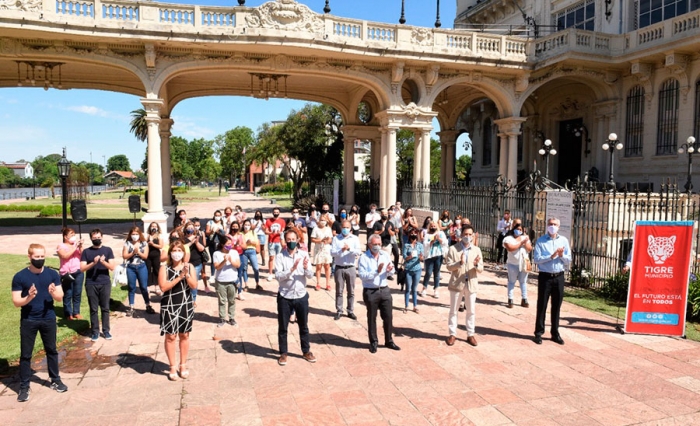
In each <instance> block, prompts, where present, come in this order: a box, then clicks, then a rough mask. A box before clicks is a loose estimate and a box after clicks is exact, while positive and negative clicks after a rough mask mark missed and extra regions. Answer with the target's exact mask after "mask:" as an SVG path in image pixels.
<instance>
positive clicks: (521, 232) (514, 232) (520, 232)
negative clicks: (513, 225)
mask: <svg viewBox="0 0 700 426" xmlns="http://www.w3.org/2000/svg"><path fill="white" fill-rule="evenodd" d="M513 235H515V236H516V237H519V236H521V235H523V231H521V230H520V229H514V230H513Z"/></svg>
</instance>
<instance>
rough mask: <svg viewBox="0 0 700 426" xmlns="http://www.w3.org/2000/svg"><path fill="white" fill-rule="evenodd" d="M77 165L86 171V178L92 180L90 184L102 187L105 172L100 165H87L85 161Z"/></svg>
mask: <svg viewBox="0 0 700 426" xmlns="http://www.w3.org/2000/svg"><path fill="white" fill-rule="evenodd" d="M77 165H79V166H83V167H85V168H86V169H87V172H88V176H89V177H90V179H91V180H92V183H94V184H95V185H102V184H104V181H105V180H104V174H105V170H104V167H102V165H101V164H97V163H88V162H87V161H81V162H80V163H78V164H77Z"/></svg>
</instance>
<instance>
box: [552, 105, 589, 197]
mask: <svg viewBox="0 0 700 426" xmlns="http://www.w3.org/2000/svg"><path fill="white" fill-rule="evenodd" d="M582 124H583V119H582V118H577V119H575V120H566V121H560V122H559V154H558V157H559V167H558V169H559V170H558V172H557V183H558V184H559V185H564V184H565V183H566V180H567V179H568V180H571V181H572V182H573V181H575V180H576V178H577V177H578V176H580V175H581V139H582V138H581V137H580V136H579V137H577V136H576V132H575V130H574V129H577V128H580V127H581V125H582Z"/></svg>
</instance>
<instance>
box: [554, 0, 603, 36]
mask: <svg viewBox="0 0 700 426" xmlns="http://www.w3.org/2000/svg"><path fill="white" fill-rule="evenodd" d="M594 21H595V1H594V0H586V1H582V2H581V3H578V4H576V5H574V6H571V7H568V8H566V9H565V10H563V11H561V12H558V13H556V14H554V25H556V26H557V30H564V29H566V28H572V27H573V28H578V29H580V30H588V31H593V29H594Z"/></svg>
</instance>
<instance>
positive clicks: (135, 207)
mask: <svg viewBox="0 0 700 426" xmlns="http://www.w3.org/2000/svg"><path fill="white" fill-rule="evenodd" d="M140 211H141V197H140V196H138V195H129V213H139V212H140Z"/></svg>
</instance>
